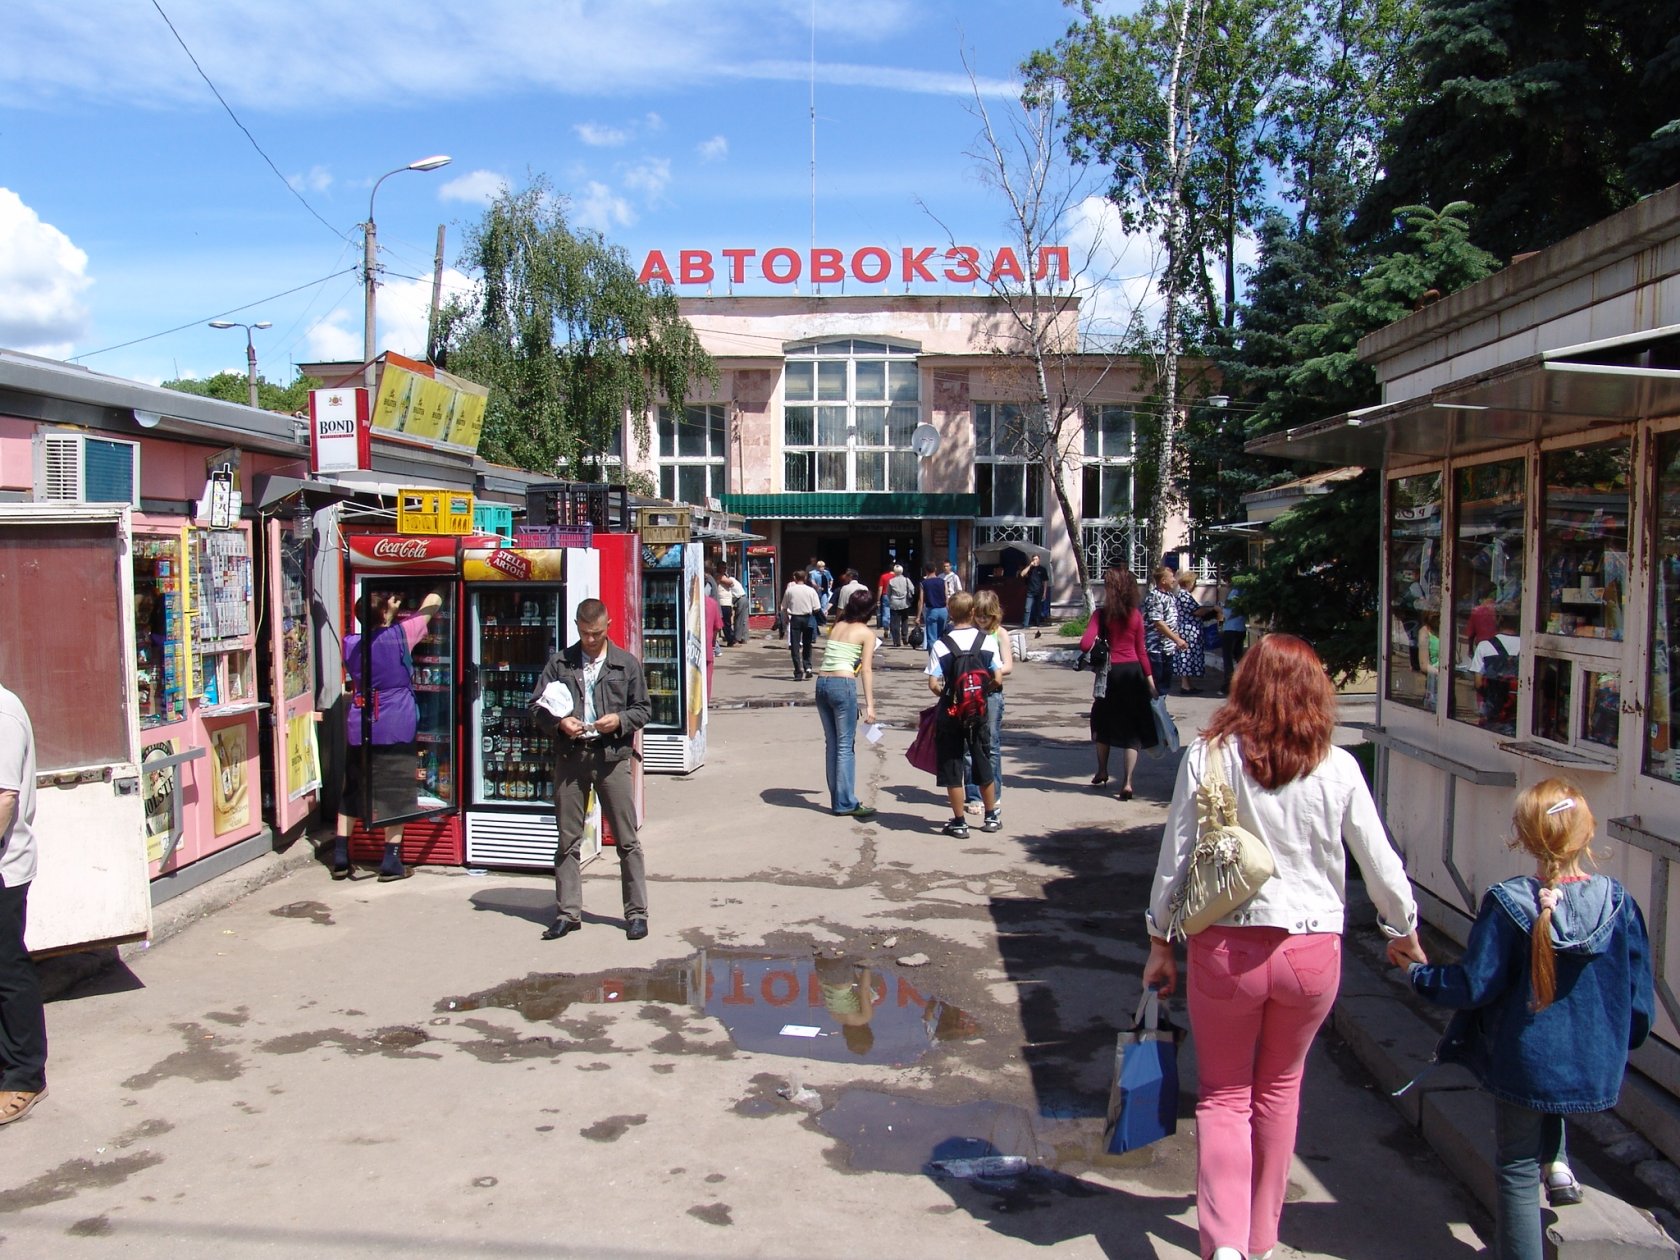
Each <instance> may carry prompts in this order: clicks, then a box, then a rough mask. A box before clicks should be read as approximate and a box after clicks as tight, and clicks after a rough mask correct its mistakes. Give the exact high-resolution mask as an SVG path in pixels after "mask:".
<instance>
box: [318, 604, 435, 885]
mask: <svg viewBox="0 0 1680 1260" xmlns="http://www.w3.org/2000/svg"><path fill="white" fill-rule="evenodd" d="M402 599H403V597H402V594H401V593H400V592H396V591H368V592H366V593H365V594H363V595H362V597H361V598H360V599H358V600H357V601H356V620H357V621H358V622H359V623H361V626H362V633H360V634H351V635H346V636H345V639H344V668H345V669H346V671H347V672H348V673H349V675H350V701H351V703H350V708H349V710H348V713H347V717H346V721H347V725H348V730H347V734H348V737H349V742H350V755H349V757H348V758H347V759H346V761H345V767H344V795H343V797H342V798H341V799H342V800H343V801H344V803H345V805H346V806H351V807H354V806H355V805H357V804H359V803H360V802H361V801H362V799H363V797H364V794H365V793H366V792H367V791H368V789H369V788H371V792H372V796H371V800H372V805H373V817H375V818H389V817H392V816H393V815H402V814H410V813H413V812H414V809H415V805H416V800H417V794H418V792H417V789H418V784H419V780H418V778H417V774H418V768H419V762H418V759H417V756H416V752H417V748H416V744H415V734H416V732H417V729H418V727H419V720H420V710H419V706H418V705H416V703H415V700H414V646H415V644H417V643H419V642H420V640H421V639H423V638H425V637H426V626H427V623H428V622H430V621H431V618H432V614H433V613H435V612H436V611H437V610H438V609H439V608H441V607H442V606H443V597H442V596H441V595H438V594H436V593H435V592H434V593H433V594H431V595H428V596H426V598H425V599H424V600H422V601H421V603H420V608H419V610H418V611H416V612H413V613H410V614H407V615H406V616H404V615H400V614H401V613H402ZM370 625H371V626H372V629H369V626H370ZM364 638H366V639H367V654H366V658H365V659H364V656H363V646H362V641H363V639H364ZM364 671H365V672H366V674H367V675H368V676H367V677H364ZM370 719H371V720H370ZM364 728H366V733H367V735H368V736H369V738H368V739H367V740H366V742H367V744H368V752H367V765H368V771H367V774H368V777H367V780H366V783H365V785H364V781H363V778H362V764H363V754H362V744H363V742H364V741H363V734H364ZM354 822H355V819H354V817H353V816H352V815H350V814H346V813H344V812H342V811H341V812H340V813H339V815H338V834H337V839H336V840H335V841H334V842H333V860H332V877H333V878H334V879H349V878H350V829H351V826H352V825H353V824H354ZM384 830H385V855H384V858H383V860H382V861H381V862H380V863H379V879H380V882H381V883H386V882H389V881H391V880H395V879H407V878H408V877H409V875H411V874H412V873H413V872H412V871H410V870H408V869H407V868H406V867H404V866H403V863H402V834H403V829H402V824H401V823H397V824H394V825H392V826H389V827H386V828H385V829H384Z"/></svg>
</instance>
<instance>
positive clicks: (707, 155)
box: [695, 136, 729, 162]
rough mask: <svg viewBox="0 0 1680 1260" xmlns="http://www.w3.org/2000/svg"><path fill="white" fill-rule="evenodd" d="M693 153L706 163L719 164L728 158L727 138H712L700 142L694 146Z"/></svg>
mask: <svg viewBox="0 0 1680 1260" xmlns="http://www.w3.org/2000/svg"><path fill="white" fill-rule="evenodd" d="M695 151H696V152H697V153H699V154H700V156H701V158H702V159H704V160H705V161H707V162H721V161H722V160H723V159H724V158H726V157H728V156H729V139H728V137H727V136H713V137H712V138H711V139H710V140H702V141H701V142H700V143H699V144H698V145H696V146H695Z"/></svg>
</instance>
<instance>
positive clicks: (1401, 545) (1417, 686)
mask: <svg viewBox="0 0 1680 1260" xmlns="http://www.w3.org/2000/svg"><path fill="white" fill-rule="evenodd" d="M1388 507H1389V519H1388V604H1389V613H1390V616H1389V620H1388V650H1387V656H1388V698H1389V699H1390V700H1393V701H1395V702H1396V703H1399V704H1409V705H1415V706H1416V707H1418V708H1424V709H1434V707H1435V698H1436V696H1437V695H1438V694H1439V692H1438V689H1437V686H1436V682H1437V679H1438V673H1437V671H1438V668H1439V664H1440V660H1441V637H1440V624H1441V474H1440V473H1428V474H1426V475H1424V476H1421V477H1398V478H1396V479H1395V480H1394V481H1392V482H1390V483H1389V489H1388ZM1449 660H1450V654H1449Z"/></svg>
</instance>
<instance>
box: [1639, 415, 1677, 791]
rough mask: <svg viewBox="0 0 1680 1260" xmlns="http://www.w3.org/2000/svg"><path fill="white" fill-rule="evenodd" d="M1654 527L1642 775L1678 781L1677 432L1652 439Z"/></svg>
mask: <svg viewBox="0 0 1680 1260" xmlns="http://www.w3.org/2000/svg"><path fill="white" fill-rule="evenodd" d="M1656 463H1657V467H1656V479H1655V480H1656V512H1655V515H1656V528H1655V529H1654V530H1653V531H1652V535H1651V543H1652V548H1653V554H1652V556H1651V578H1650V580H1651V653H1650V665H1649V673H1648V675H1647V681H1648V683H1649V689H1648V691H1647V695H1648V697H1649V699H1648V700H1647V705H1648V709H1649V711H1648V712H1647V714H1646V719H1645V732H1644V734H1645V739H1644V749H1643V753H1644V756H1643V758H1642V761H1643V768H1644V771H1645V773H1646V774H1648V775H1651V776H1653V777H1655V778H1659V779H1667V780H1668V781H1670V782H1672V783H1680V673H1677V671H1676V670H1675V668H1674V655H1675V645H1676V643H1680V432H1670V433H1664V434H1661V435H1659V436H1658V438H1657V440H1656Z"/></svg>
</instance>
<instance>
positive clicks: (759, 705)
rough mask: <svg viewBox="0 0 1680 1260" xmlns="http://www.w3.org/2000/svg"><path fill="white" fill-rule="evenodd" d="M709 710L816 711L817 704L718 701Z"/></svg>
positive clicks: (782, 701) (796, 701) (813, 701)
mask: <svg viewBox="0 0 1680 1260" xmlns="http://www.w3.org/2000/svg"><path fill="white" fill-rule="evenodd" d="M706 707H707V708H708V709H729V710H735V709H814V708H816V707H817V702H816V701H815V700H814V699H813V700H716V701H713V702H712V703H711V704H708V705H707V706H706Z"/></svg>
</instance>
